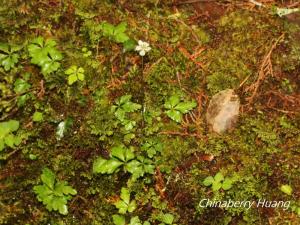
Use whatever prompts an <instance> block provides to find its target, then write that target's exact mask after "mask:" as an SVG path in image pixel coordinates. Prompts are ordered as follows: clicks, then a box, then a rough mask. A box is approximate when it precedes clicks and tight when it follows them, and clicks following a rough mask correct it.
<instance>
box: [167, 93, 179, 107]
mask: <svg viewBox="0 0 300 225" xmlns="http://www.w3.org/2000/svg"><path fill="white" fill-rule="evenodd" d="M179 102H180V98H179V96H178V95H173V96H171V97H170V98H169V100H168V101H166V102H165V104H164V107H165V108H167V109H173V108H174V107H175V106H176V105H177V104H178V103H179Z"/></svg>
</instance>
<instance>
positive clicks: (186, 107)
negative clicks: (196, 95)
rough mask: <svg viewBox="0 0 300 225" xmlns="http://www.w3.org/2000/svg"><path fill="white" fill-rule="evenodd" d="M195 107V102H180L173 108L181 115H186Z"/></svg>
mask: <svg viewBox="0 0 300 225" xmlns="http://www.w3.org/2000/svg"><path fill="white" fill-rule="evenodd" d="M196 106H197V103H196V102H195V101H191V102H180V103H178V104H177V105H176V106H175V109H176V110H178V111H180V112H181V113H187V112H188V111H190V110H192V109H193V108H195V107H196Z"/></svg>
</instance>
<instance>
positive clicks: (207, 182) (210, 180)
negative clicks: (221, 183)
mask: <svg viewBox="0 0 300 225" xmlns="http://www.w3.org/2000/svg"><path fill="white" fill-rule="evenodd" d="M214 181H215V180H214V178H213V177H212V176H209V177H206V178H205V179H204V181H203V184H204V185H205V186H210V185H212V184H213V182H214Z"/></svg>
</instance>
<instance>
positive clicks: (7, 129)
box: [0, 120, 22, 152]
mask: <svg viewBox="0 0 300 225" xmlns="http://www.w3.org/2000/svg"><path fill="white" fill-rule="evenodd" d="M19 126H20V124H19V121H17V120H9V121H6V122H1V123H0V152H1V151H2V150H3V149H4V148H5V147H6V146H8V147H10V148H14V147H15V146H17V145H19V144H20V143H21V141H22V137H21V136H18V135H15V134H13V133H14V132H15V131H17V130H18V129H19Z"/></svg>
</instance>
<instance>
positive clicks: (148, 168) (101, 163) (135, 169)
mask: <svg viewBox="0 0 300 225" xmlns="http://www.w3.org/2000/svg"><path fill="white" fill-rule="evenodd" d="M121 166H123V167H124V170H125V171H128V172H129V173H131V174H132V179H133V180H136V179H137V178H139V177H142V176H144V174H145V173H150V174H153V173H154V165H152V161H151V160H149V159H146V158H144V157H142V156H138V157H136V156H135V154H134V152H133V148H132V147H131V148H126V147H124V146H122V145H119V146H116V147H113V148H112V150H111V157H110V159H104V158H103V157H99V158H97V159H96V160H95V161H94V163H93V172H94V173H101V174H112V173H114V172H116V171H118V170H119V168H120V167H121Z"/></svg>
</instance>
